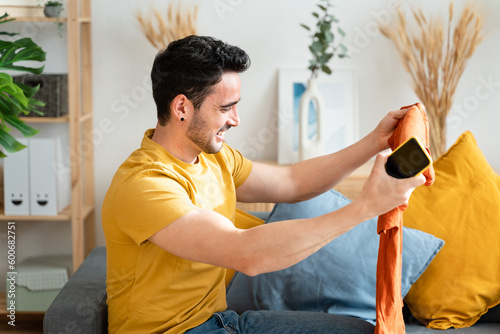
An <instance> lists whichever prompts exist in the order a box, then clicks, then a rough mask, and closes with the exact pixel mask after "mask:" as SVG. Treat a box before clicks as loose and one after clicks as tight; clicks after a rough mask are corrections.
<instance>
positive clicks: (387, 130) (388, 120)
mask: <svg viewBox="0 0 500 334" xmlns="http://www.w3.org/2000/svg"><path fill="white" fill-rule="evenodd" d="M408 110H410V108H405V109H400V110H394V111H390V112H389V113H388V114H387V115H386V116H385V117H384V118H383V119H382V120H381V121H380V123H379V124H378V125H377V127H376V128H375V130H373V132H374V135H375V138H376V139H377V143H378V145H379V147H380V150H379V152H380V151H383V150H385V149H387V148H389V143H388V142H387V141H388V140H389V137H390V136H391V135H392V133H393V132H394V130H395V129H396V125H397V124H398V121H399V120H400V119H402V118H404V117H405V115H406V113H407V112H408Z"/></svg>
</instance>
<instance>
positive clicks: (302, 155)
mask: <svg viewBox="0 0 500 334" xmlns="http://www.w3.org/2000/svg"><path fill="white" fill-rule="evenodd" d="M312 101H314V102H316V108H315V112H316V124H315V126H316V136H314V137H313V138H309V124H310V119H309V105H310V103H311V102H312ZM324 115H325V102H324V100H323V97H322V96H321V94H320V92H319V90H318V85H317V81H316V78H311V79H309V81H308V83H307V89H306V90H305V92H304V94H302V97H301V98H300V109H299V160H300V161H302V160H306V159H310V158H314V157H317V156H320V155H322V154H324V150H325V130H324V126H325V124H324V123H325V117H324Z"/></svg>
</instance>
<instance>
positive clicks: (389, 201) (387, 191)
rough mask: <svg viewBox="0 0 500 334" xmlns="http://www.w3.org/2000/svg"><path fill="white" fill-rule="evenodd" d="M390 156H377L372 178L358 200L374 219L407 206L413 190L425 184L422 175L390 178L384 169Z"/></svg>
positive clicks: (385, 153) (383, 154)
mask: <svg viewBox="0 0 500 334" xmlns="http://www.w3.org/2000/svg"><path fill="white" fill-rule="evenodd" d="M388 156H389V153H388V152H383V153H380V154H379V155H378V156H377V158H376V160H375V164H374V166H373V169H372V171H371V173H370V176H369V177H368V180H367V181H366V183H365V185H364V186H363V189H362V191H361V194H360V196H359V197H358V198H357V199H356V201H359V203H360V204H361V203H362V205H363V208H364V209H365V210H366V211H367V212H369V213H370V214H369V215H370V216H372V217H375V216H380V215H381V214H384V213H386V212H388V211H390V210H392V209H394V208H395V207H398V206H400V205H402V204H407V203H408V200H409V199H410V195H411V193H412V192H413V189H415V187H418V186H420V185H422V184H424V183H425V176H423V175H422V174H421V175H419V176H416V177H410V178H407V179H396V178H393V177H391V176H389V175H388V174H387V172H386V171H385V167H384V165H385V163H386V161H387V157H388Z"/></svg>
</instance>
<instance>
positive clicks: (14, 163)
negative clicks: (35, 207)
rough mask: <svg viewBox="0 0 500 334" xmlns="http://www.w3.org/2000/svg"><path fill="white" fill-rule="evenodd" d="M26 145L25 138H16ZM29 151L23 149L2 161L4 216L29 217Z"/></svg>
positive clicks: (10, 154)
mask: <svg viewBox="0 0 500 334" xmlns="http://www.w3.org/2000/svg"><path fill="white" fill-rule="evenodd" d="M16 139H17V141H19V142H20V143H21V144H24V145H28V140H27V139H25V138H16ZM28 159H29V151H28V148H25V149H23V150H21V151H18V152H15V153H9V155H7V157H5V158H4V159H3V170H4V174H3V178H4V181H3V182H4V210H5V215H6V216H29V215H30V189H29V186H30V183H29V167H28Z"/></svg>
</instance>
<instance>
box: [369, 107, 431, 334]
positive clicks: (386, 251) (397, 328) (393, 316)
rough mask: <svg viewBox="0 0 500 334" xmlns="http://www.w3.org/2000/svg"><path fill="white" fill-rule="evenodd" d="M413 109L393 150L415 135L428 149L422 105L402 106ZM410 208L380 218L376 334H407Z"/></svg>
mask: <svg viewBox="0 0 500 334" xmlns="http://www.w3.org/2000/svg"><path fill="white" fill-rule="evenodd" d="M404 108H411V109H410V110H409V111H408V113H407V114H406V115H405V117H404V118H403V119H401V120H400V121H399V122H398V124H397V127H396V130H395V131H394V133H393V134H392V136H391V137H390V138H389V146H390V147H391V148H392V149H393V150H394V149H395V148H397V147H398V146H399V145H401V144H402V143H404V142H405V141H406V140H408V139H409V138H411V137H413V136H415V137H418V139H419V140H420V141H421V142H422V143H423V144H424V145H425V146H426V148H427V150H429V148H428V146H429V128H428V121H427V116H426V114H425V110H424V107H423V106H422V105H421V104H420V103H416V104H414V105H411V106H407V107H403V108H401V109H404ZM423 174H424V176H425V177H426V182H425V185H426V186H430V185H431V184H432V183H433V182H434V169H433V167H432V166H430V167H429V168H428V169H427V170H426V171H425V172H424V173H423ZM406 208H407V205H406V204H404V205H400V206H398V207H397V208H395V209H393V210H391V211H389V212H387V213H385V214H383V215H381V216H380V217H379V219H378V226H377V232H378V234H380V244H379V252H378V262H377V294H376V311H377V323H376V326H375V333H376V334H381V333H391V334H398V333H401V334H404V333H405V324H404V320H403V313H402V309H403V299H402V298H401V268H402V262H401V252H402V250H403V212H404V211H405V210H406Z"/></svg>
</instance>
